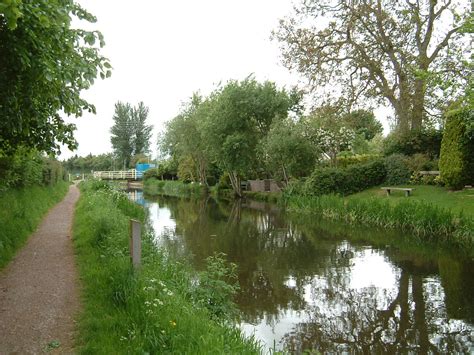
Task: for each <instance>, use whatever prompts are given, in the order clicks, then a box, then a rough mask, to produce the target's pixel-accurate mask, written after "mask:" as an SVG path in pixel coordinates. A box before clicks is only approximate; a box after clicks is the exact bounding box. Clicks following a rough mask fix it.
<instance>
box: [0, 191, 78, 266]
mask: <svg viewBox="0 0 474 355" xmlns="http://www.w3.org/2000/svg"><path fill="white" fill-rule="evenodd" d="M68 186H69V185H68V184H67V183H66V182H59V183H57V184H56V185H53V186H29V187H24V188H19V189H9V190H6V191H3V192H1V193H0V269H1V268H3V267H4V266H5V265H7V264H8V262H9V261H10V260H11V258H12V257H13V256H14V255H15V253H16V251H17V250H18V249H19V248H20V247H21V246H22V245H23V244H24V243H25V241H26V240H27V238H28V237H29V236H30V235H31V233H33V232H34V230H35V229H36V227H37V226H38V224H39V223H40V222H41V220H42V218H43V217H44V215H45V214H46V212H48V210H49V209H50V208H51V207H52V206H53V205H55V204H56V203H57V202H59V201H60V200H61V199H62V198H63V197H64V195H65V194H66V192H67V190H68Z"/></svg>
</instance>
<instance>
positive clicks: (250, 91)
mask: <svg viewBox="0 0 474 355" xmlns="http://www.w3.org/2000/svg"><path fill="white" fill-rule="evenodd" d="M209 102H210V105H211V109H210V110H209V116H208V118H207V119H206V121H205V126H204V137H205V141H206V143H207V145H208V152H209V154H210V157H211V158H212V159H213V160H214V161H215V162H216V164H217V166H218V167H219V168H220V169H221V170H222V171H226V172H227V173H228V174H229V177H230V180H231V184H232V188H233V189H234V191H235V193H236V195H238V196H241V195H242V193H241V188H240V178H241V176H243V175H246V174H248V173H249V172H250V171H252V170H253V169H255V167H256V166H258V159H257V156H258V146H259V142H260V141H261V140H262V139H263V138H264V137H265V136H266V134H267V133H268V131H269V129H270V127H271V125H272V123H273V122H274V120H275V119H277V118H280V119H281V118H285V117H287V116H288V112H289V111H290V110H291V109H292V108H293V107H294V106H295V105H296V104H297V103H296V102H294V96H292V95H290V94H288V93H287V92H286V91H285V90H279V89H278V88H277V87H276V85H275V84H274V83H272V82H268V81H267V82H264V83H263V84H261V83H258V82H257V81H256V80H255V79H254V78H252V77H249V78H247V79H245V80H243V81H240V82H239V81H229V82H228V83H227V84H226V85H225V86H224V87H223V88H222V89H220V90H216V91H215V92H214V93H213V94H212V95H211V97H210V99H209Z"/></svg>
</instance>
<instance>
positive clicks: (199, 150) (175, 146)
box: [161, 94, 209, 185]
mask: <svg viewBox="0 0 474 355" xmlns="http://www.w3.org/2000/svg"><path fill="white" fill-rule="evenodd" d="M208 108H209V103H208V102H207V101H204V102H203V100H202V98H201V97H200V96H199V95H198V94H194V95H193V97H192V98H191V100H190V101H189V102H188V103H186V104H185V105H184V106H183V108H182V110H181V112H180V113H179V115H177V116H176V117H175V118H173V119H172V120H171V121H170V122H168V123H167V125H166V133H165V135H164V137H163V140H162V142H161V150H164V151H166V152H167V153H168V154H170V155H174V156H176V157H177V158H178V160H179V161H180V163H179V176H180V178H182V177H183V176H186V179H187V180H191V181H195V180H199V182H200V183H201V184H203V185H207V170H208V163H209V159H208V154H207V150H206V148H207V142H206V141H205V139H204V136H203V121H204V119H205V117H206V115H207V110H208ZM196 177H197V179H196Z"/></svg>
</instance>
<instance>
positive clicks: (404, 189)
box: [381, 187, 414, 197]
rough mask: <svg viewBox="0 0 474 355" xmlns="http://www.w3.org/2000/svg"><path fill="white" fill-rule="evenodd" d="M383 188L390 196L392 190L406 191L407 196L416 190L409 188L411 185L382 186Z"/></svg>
mask: <svg viewBox="0 0 474 355" xmlns="http://www.w3.org/2000/svg"><path fill="white" fill-rule="evenodd" d="M381 189H382V190H385V191H386V192H387V196H390V191H391V190H400V191H405V196H406V197H408V196H410V193H411V192H412V191H413V190H414V189H413V188H409V187H381Z"/></svg>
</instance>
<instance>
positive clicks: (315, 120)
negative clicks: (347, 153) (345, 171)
mask: <svg viewBox="0 0 474 355" xmlns="http://www.w3.org/2000/svg"><path fill="white" fill-rule="evenodd" d="M302 123H303V125H304V126H305V130H304V135H305V137H306V139H308V140H309V141H310V142H311V143H312V145H313V147H314V148H315V150H316V151H317V152H318V153H319V154H320V155H322V156H323V157H325V158H328V159H329V160H330V162H331V165H333V166H335V165H337V155H338V153H340V152H342V151H344V150H349V149H351V147H352V144H353V142H354V140H355V138H356V134H355V131H354V130H353V129H352V128H349V127H347V123H346V122H345V121H344V118H343V116H342V115H341V113H340V109H339V108H338V107H335V106H332V105H324V106H321V107H318V108H317V109H315V110H314V111H313V113H312V114H311V115H309V116H307V117H304V118H303V121H302Z"/></svg>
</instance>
